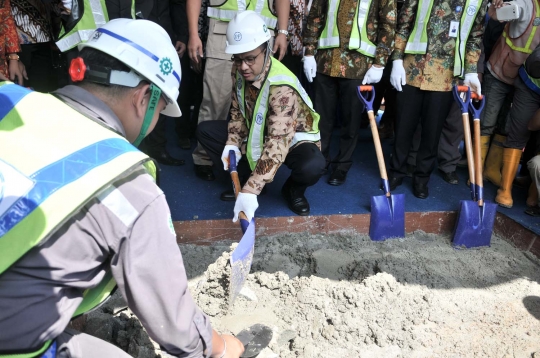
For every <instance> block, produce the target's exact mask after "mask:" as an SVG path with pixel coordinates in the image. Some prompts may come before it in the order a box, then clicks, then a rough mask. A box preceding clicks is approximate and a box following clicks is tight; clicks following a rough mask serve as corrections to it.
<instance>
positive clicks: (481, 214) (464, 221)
mask: <svg viewBox="0 0 540 358" xmlns="http://www.w3.org/2000/svg"><path fill="white" fill-rule="evenodd" d="M496 214H497V204H494V203H491V202H488V201H485V202H484V206H483V207H479V206H478V203H477V202H476V201H470V200H461V202H460V208H459V216H458V220H457V222H456V229H455V231H454V240H453V241H452V244H453V245H454V246H457V247H465V248H472V247H481V246H489V245H490V243H491V235H492V233H493V224H494V223H495V215H496Z"/></svg>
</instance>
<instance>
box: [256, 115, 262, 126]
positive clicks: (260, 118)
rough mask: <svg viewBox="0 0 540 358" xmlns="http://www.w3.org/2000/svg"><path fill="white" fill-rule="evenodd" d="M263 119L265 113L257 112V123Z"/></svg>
mask: <svg viewBox="0 0 540 358" xmlns="http://www.w3.org/2000/svg"><path fill="white" fill-rule="evenodd" d="M262 121H263V115H262V113H261V112H259V113H257V117H255V122H257V124H261V123H262Z"/></svg>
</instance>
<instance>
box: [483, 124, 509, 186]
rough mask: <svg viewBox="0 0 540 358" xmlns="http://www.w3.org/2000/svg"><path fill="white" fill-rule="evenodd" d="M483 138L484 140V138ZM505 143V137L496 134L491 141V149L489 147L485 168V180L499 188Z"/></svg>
mask: <svg viewBox="0 0 540 358" xmlns="http://www.w3.org/2000/svg"><path fill="white" fill-rule="evenodd" d="M481 138H483V136H482V137H481ZM505 141H506V137H505V136H502V135H500V134H495V136H494V137H493V140H492V141H491V147H489V152H488V154H487V158H486V164H485V167H484V179H487V180H489V181H490V182H492V183H493V184H495V185H497V186H500V185H501V168H502V155H503V149H504V147H503V144H504V142H505Z"/></svg>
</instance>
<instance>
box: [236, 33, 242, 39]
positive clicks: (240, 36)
mask: <svg viewBox="0 0 540 358" xmlns="http://www.w3.org/2000/svg"><path fill="white" fill-rule="evenodd" d="M240 40H242V34H241V33H239V32H235V33H234V41H240Z"/></svg>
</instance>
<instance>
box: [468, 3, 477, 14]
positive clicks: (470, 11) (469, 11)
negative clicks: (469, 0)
mask: <svg viewBox="0 0 540 358" xmlns="http://www.w3.org/2000/svg"><path fill="white" fill-rule="evenodd" d="M475 13H476V6H474V5H471V6H469V7H468V8H467V15H469V16H473V15H474V14H475Z"/></svg>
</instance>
